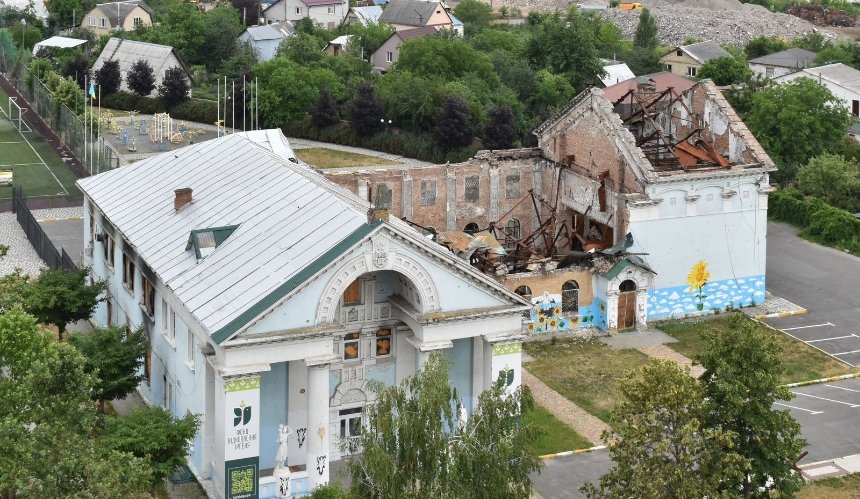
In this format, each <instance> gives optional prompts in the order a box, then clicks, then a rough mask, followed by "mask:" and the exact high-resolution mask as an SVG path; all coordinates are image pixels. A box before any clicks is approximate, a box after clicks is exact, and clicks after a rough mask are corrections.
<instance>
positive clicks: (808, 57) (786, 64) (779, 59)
mask: <svg viewBox="0 0 860 499" xmlns="http://www.w3.org/2000/svg"><path fill="white" fill-rule="evenodd" d="M817 55H818V54H816V53H815V52H812V51H809V50H805V49H798V48H793V49H788V50H783V51H781V52H774V53H773V54H767V55H763V56H761V57H756V58H755V59H750V60H749V61H747V62H748V63H749V64H767V65H769V66H779V67H783V68H798V69H803V68H805V67H807V66H809V65H810V64H812V63H813V62H814V61H815V57H816V56H817Z"/></svg>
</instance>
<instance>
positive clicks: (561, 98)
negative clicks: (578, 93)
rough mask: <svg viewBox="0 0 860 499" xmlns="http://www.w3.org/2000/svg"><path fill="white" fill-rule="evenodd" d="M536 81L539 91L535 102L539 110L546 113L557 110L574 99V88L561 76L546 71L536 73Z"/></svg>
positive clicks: (535, 96) (536, 93)
mask: <svg viewBox="0 0 860 499" xmlns="http://www.w3.org/2000/svg"><path fill="white" fill-rule="evenodd" d="M535 81H536V82H537V91H536V92H535V94H534V97H533V102H534V104H535V107H536V108H537V109H539V110H542V111H545V112H548V111H551V110H555V109H556V108H558V107H561V106H563V105H564V104H567V103H568V101H570V99H571V98H573V95H574V89H573V86H572V85H571V84H570V82H569V81H567V79H566V78H565V77H563V76H561V75H554V74H552V73H551V72H549V71H547V70H545V69H544V70H541V71H538V72H537V73H535ZM547 117H548V116H547Z"/></svg>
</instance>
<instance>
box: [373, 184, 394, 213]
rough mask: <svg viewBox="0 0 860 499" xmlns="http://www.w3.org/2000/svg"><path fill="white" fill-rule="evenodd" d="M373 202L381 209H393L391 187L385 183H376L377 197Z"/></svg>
mask: <svg viewBox="0 0 860 499" xmlns="http://www.w3.org/2000/svg"><path fill="white" fill-rule="evenodd" d="M373 204H374V205H375V206H376V207H377V208H380V209H383V210H388V209H391V188H390V187H388V186H387V185H385V184H376V197H375V198H374V200H373Z"/></svg>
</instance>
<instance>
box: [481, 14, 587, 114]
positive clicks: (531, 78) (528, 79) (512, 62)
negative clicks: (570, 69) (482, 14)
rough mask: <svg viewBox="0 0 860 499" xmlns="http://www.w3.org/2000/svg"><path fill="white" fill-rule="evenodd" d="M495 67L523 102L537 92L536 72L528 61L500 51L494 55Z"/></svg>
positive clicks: (500, 76)
mask: <svg viewBox="0 0 860 499" xmlns="http://www.w3.org/2000/svg"><path fill="white" fill-rule="evenodd" d="M488 32H489V30H488ZM493 67H495V68H496V73H497V74H498V75H499V79H501V80H502V81H503V82H505V85H507V86H508V87H509V88H510V89H511V90H513V91H514V92H516V94H517V97H518V98H519V99H520V100H521V101H523V102H526V101H528V100H529V99H530V98H531V97H532V96H533V95H534V93H535V92H536V91H537V80H536V79H535V71H534V70H533V69H532V68H531V66H529V63H528V61H527V60H526V59H524V58H522V57H518V56H514V55H511V54H510V53H508V52H503V51H500V50H499V51H496V52H494V53H493ZM565 82H567V80H565ZM568 86H570V84H569V83H568Z"/></svg>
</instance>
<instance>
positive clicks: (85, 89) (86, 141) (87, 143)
mask: <svg viewBox="0 0 860 499" xmlns="http://www.w3.org/2000/svg"><path fill="white" fill-rule="evenodd" d="M87 83H88V75H84V164H86V165H87V168H89V170H90V174H92V172H93V170H92V168H91V167H90V164H89V163H88V162H87V146H89V140H88V139H89V137H87V90H89V88H90V87H89V86H88V85H87Z"/></svg>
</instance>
